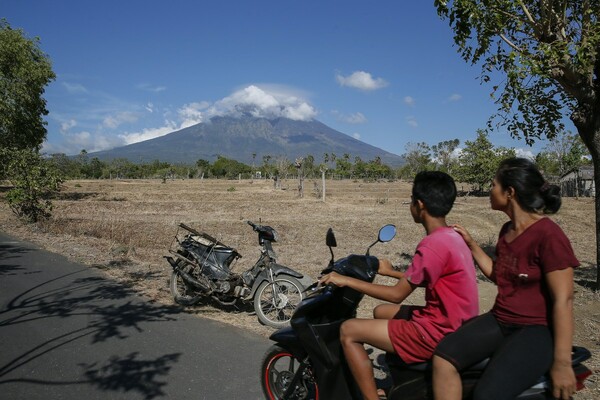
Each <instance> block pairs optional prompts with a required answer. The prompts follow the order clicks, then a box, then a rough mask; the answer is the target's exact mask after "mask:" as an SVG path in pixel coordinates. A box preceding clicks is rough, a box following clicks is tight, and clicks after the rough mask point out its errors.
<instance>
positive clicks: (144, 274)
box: [0, 180, 600, 400]
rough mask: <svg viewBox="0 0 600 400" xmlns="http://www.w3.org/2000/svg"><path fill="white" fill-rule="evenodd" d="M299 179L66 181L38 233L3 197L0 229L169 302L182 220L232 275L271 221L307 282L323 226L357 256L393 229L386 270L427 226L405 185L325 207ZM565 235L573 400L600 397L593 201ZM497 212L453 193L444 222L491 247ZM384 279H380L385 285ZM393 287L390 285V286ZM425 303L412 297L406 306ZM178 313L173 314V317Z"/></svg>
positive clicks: (247, 319)
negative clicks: (300, 187) (588, 356)
mask: <svg viewBox="0 0 600 400" xmlns="http://www.w3.org/2000/svg"><path fill="white" fill-rule="evenodd" d="M314 184H317V185H318V184H320V181H317V182H315V183H313V182H312V181H311V180H306V181H305V196H304V198H299V197H298V192H297V182H296V181H292V180H290V181H286V182H284V184H283V190H275V189H274V188H273V182H272V181H267V180H254V181H249V180H245V181H213V180H175V181H167V182H166V183H162V181H161V180H135V181H134V180H131V181H69V182H67V183H66V184H65V185H64V190H63V191H62V192H61V195H60V198H59V199H56V200H55V201H54V205H55V208H54V212H53V218H52V220H50V221H49V222H46V223H44V224H40V225H38V226H23V225H21V224H19V223H18V221H17V220H16V219H15V217H14V216H13V215H12V213H11V212H10V210H9V209H8V207H7V206H6V204H5V203H4V202H0V230H2V231H4V232H6V233H9V234H12V235H13V236H16V237H20V238H22V239H26V240H30V241H33V242H35V243H37V244H38V245H41V246H43V247H44V248H46V249H48V250H51V251H55V252H58V253H61V254H63V255H66V256H67V257H69V258H70V259H73V260H76V261H79V262H82V263H84V264H87V265H89V266H91V267H96V268H99V269H101V270H103V271H104V272H105V273H106V274H107V275H109V276H111V277H113V278H114V279H117V280H119V281H121V282H123V283H124V284H127V285H131V286H132V287H134V288H136V289H137V290H138V291H139V292H141V293H143V294H144V295H145V296H147V297H148V298H149V299H151V300H153V301H158V302H165V303H168V304H171V303H172V299H171V297H170V294H169V290H168V277H169V275H170V269H171V268H170V266H169V265H168V263H167V262H166V261H165V260H164V259H163V258H162V257H163V256H164V255H167V254H168V249H169V247H170V246H171V243H172V240H173V236H174V234H175V232H176V230H177V224H178V223H180V222H184V223H186V224H188V225H190V226H192V227H195V228H196V229H198V230H201V231H205V232H207V233H209V234H211V235H212V236H215V237H216V238H218V239H219V240H221V241H222V242H224V243H226V244H228V245H230V246H232V247H235V248H236V249H237V250H238V251H239V252H240V253H241V254H242V255H243V258H242V259H241V260H239V261H238V263H237V265H236V266H235V270H236V271H239V272H241V271H243V270H244V269H246V268H249V267H250V266H251V265H252V264H253V262H254V261H255V260H256V259H257V258H258V255H259V246H258V242H257V237H256V234H255V233H254V232H253V231H252V229H251V228H250V227H249V226H248V225H247V224H246V220H251V221H254V222H256V223H262V224H266V225H271V226H272V227H274V228H275V229H276V230H277V231H278V232H279V235H280V242H278V243H276V244H275V250H276V251H277V253H278V256H279V262H280V263H281V264H284V265H287V266H290V267H292V268H295V269H296V270H298V271H301V272H302V273H304V274H308V275H309V276H311V277H313V278H316V277H317V276H318V274H319V272H320V271H321V269H322V268H323V267H324V266H326V264H327V262H328V260H329V250H328V249H327V247H326V246H325V233H326V231H327V229H328V228H329V227H332V228H333V229H334V231H335V233H336V237H337V239H338V247H337V248H336V249H335V254H336V257H341V256H343V255H346V254H349V253H362V252H364V250H365V249H366V247H367V246H368V245H369V244H370V243H372V242H373V241H374V240H375V239H376V236H377V232H378V229H379V228H380V227H381V226H382V225H384V224H387V223H393V224H395V225H396V226H397V228H398V235H397V237H396V238H395V239H394V240H393V241H392V242H391V243H388V244H380V245H378V246H376V247H374V248H373V250H372V254H374V255H377V256H378V257H386V258H389V259H391V260H392V262H394V263H401V262H404V263H405V262H406V261H405V258H404V257H403V254H405V253H406V254H412V252H413V250H414V248H415V246H416V245H417V243H418V242H419V240H420V239H421V238H422V237H423V234H424V231H423V229H422V227H421V226H420V225H416V224H415V223H414V222H413V221H412V218H411V216H410V213H409V210H408V201H409V199H410V187H411V186H410V184H409V183H406V182H362V181H329V180H328V181H327V192H326V193H327V197H326V201H325V202H322V201H321V200H320V199H319V198H317V196H316V195H315V194H314V193H313V192H312V189H313V185H314ZM552 218H553V219H554V220H555V221H557V222H558V223H559V224H560V225H561V227H562V228H563V229H564V230H565V232H566V233H567V235H568V236H569V238H570V239H571V241H572V244H573V247H574V249H575V252H576V254H577V257H578V258H579V260H580V261H581V263H582V266H581V268H578V270H577V271H576V286H575V288H576V299H575V319H576V339H575V342H576V343H578V344H581V345H584V346H586V347H587V348H589V349H590V350H591V351H592V352H593V358H592V360H590V361H589V362H588V363H587V364H588V365H589V366H590V367H592V368H593V369H594V370H595V375H594V376H592V378H591V380H590V381H589V385H588V386H589V387H588V389H586V390H584V391H583V392H580V393H579V394H577V396H576V399H579V400H582V399H585V400H591V399H598V398H600V383H599V382H600V293H598V292H594V291H593V290H591V289H589V287H590V285H591V283H592V282H593V281H594V280H595V277H596V270H595V247H594V237H595V234H594V226H595V225H594V204H593V200H592V199H588V198H585V199H573V198H567V199H564V201H563V207H562V209H561V211H560V212H559V213H558V214H557V215H556V216H553V217H552ZM505 220H506V216H505V215H504V214H501V213H498V212H494V211H491V210H490V207H489V202H488V199H487V198H475V197H459V198H458V199H457V202H456V204H455V206H454V208H453V210H452V212H451V213H450V215H449V216H448V221H449V222H450V223H460V224H462V225H464V226H466V227H467V228H468V229H469V230H470V231H471V233H472V235H473V236H474V237H475V238H476V239H477V240H478V241H479V243H481V244H484V245H489V246H493V244H494V243H495V240H496V236H497V233H498V230H499V229H500V226H501V225H502V223H503V222H504V221H505ZM377 279H381V282H386V281H385V280H383V279H382V278H380V277H378V278H377ZM389 283H392V282H389ZM494 297H495V288H494V286H493V285H492V284H490V283H489V282H486V281H484V280H481V281H480V298H481V311H482V312H483V311H486V310H488V309H489V308H490V307H491V305H492V303H493V300H494ZM408 301H409V302H411V303H413V304H419V303H422V302H423V293H422V292H419V291H417V292H416V293H414V294H413V295H411V297H410V298H409V299H408ZM376 304H377V301H375V300H373V299H367V298H365V300H364V301H363V303H362V305H361V309H360V310H359V313H360V315H361V316H364V317H369V316H370V312H371V310H372V309H373V307H374V306H375V305H376ZM183 311H184V310H183V309H182V312H183ZM185 311H187V312H191V313H195V314H197V315H200V316H202V317H207V318H212V319H217V320H220V321H223V322H226V323H230V324H232V325H235V326H239V327H243V328H245V329H249V330H252V331H254V332H256V333H258V334H261V335H265V336H267V335H268V334H270V333H271V332H272V330H271V329H270V328H267V327H264V326H261V325H260V324H259V323H258V321H257V319H256V316H254V315H252V314H251V313H250V311H251V307H240V308H239V309H236V308H223V307H221V308H219V307H215V306H213V305H210V304H206V305H199V306H195V307H193V308H191V309H188V310H185Z"/></svg>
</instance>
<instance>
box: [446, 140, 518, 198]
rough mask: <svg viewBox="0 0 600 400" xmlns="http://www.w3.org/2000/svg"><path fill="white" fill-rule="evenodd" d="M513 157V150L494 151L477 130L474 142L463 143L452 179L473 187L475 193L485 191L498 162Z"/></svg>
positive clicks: (499, 149)
mask: <svg viewBox="0 0 600 400" xmlns="http://www.w3.org/2000/svg"><path fill="white" fill-rule="evenodd" d="M514 156H515V150H514V149H505V148H497V149H495V148H494V145H493V144H492V142H490V140H489V138H488V135H487V133H486V132H485V131H483V130H479V131H477V138H476V139H475V140H474V141H469V140H467V141H466V142H465V148H464V149H463V150H462V152H461V154H460V157H459V166H458V167H457V168H456V172H455V174H454V178H455V179H456V181H458V182H464V183H468V184H471V185H473V186H474V187H475V188H476V190H477V191H480V192H482V191H485V190H486V189H487V188H488V186H489V184H490V182H491V181H492V179H493V178H494V174H495V173H496V169H497V168H498V164H499V163H500V161H501V160H502V159H504V158H508V157H514Z"/></svg>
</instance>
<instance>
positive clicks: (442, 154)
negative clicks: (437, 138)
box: [431, 139, 460, 175]
mask: <svg viewBox="0 0 600 400" xmlns="http://www.w3.org/2000/svg"><path fill="white" fill-rule="evenodd" d="M459 144H460V140H458V139H453V140H445V141H443V142H439V143H438V144H434V145H433V146H431V152H432V153H433V159H434V163H435V164H436V166H437V167H438V169H439V170H440V171H443V172H446V173H448V174H450V175H452V169H453V168H454V167H456V165H457V164H458V157H457V156H456V155H455V154H454V153H455V151H456V149H457V148H458V145H459Z"/></svg>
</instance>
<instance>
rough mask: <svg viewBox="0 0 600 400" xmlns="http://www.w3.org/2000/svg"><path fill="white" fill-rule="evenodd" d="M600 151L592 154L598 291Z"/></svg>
mask: <svg viewBox="0 0 600 400" xmlns="http://www.w3.org/2000/svg"><path fill="white" fill-rule="evenodd" d="M599 150H600V149H596V150H595V151H594V152H592V161H593V163H594V192H595V195H594V197H595V209H596V290H600V190H598V188H600V151H599Z"/></svg>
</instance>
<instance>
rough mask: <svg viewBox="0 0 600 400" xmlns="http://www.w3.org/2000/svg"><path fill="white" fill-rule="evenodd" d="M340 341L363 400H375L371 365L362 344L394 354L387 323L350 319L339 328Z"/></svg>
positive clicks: (374, 320)
mask: <svg viewBox="0 0 600 400" xmlns="http://www.w3.org/2000/svg"><path fill="white" fill-rule="evenodd" d="M340 340H341V342H342V347H343V349H344V355H345V356H346V361H347V362H348V366H349V367H350V371H351V372H352V375H353V376H354V379H355V380H356V383H357V384H358V387H359V389H360V391H361V393H362V394H363V397H364V398H365V400H377V399H379V396H378V395H377V386H376V385H375V378H374V376H373V364H372V363H371V359H370V358H369V356H368V354H367V351H366V350H365V347H364V344H365V343H366V344H370V345H371V346H375V347H377V348H380V349H382V350H384V351H387V352H394V347H393V346H392V342H391V340H390V337H389V335H388V321H387V320H383V319H350V320H348V321H346V322H344V323H343V324H342V327H341V328H340Z"/></svg>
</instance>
